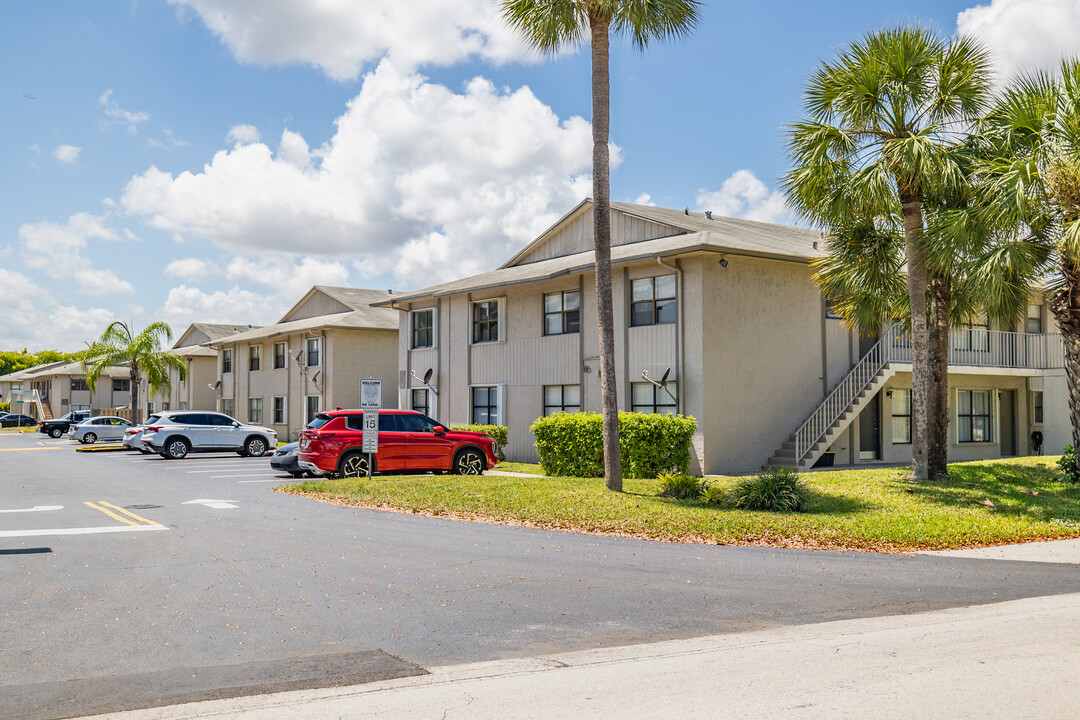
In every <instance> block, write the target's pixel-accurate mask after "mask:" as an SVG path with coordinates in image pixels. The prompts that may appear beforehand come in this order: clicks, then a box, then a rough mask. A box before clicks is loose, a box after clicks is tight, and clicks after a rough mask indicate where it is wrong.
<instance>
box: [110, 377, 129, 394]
mask: <svg viewBox="0 0 1080 720" xmlns="http://www.w3.org/2000/svg"><path fill="white" fill-rule="evenodd" d="M112 389H113V392H131V381H130V380H121V379H119V378H116V379H114V380H113V381H112Z"/></svg>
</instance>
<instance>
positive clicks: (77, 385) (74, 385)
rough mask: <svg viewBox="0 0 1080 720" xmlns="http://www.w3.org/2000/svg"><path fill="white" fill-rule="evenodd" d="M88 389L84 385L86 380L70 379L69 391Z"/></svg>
mask: <svg viewBox="0 0 1080 720" xmlns="http://www.w3.org/2000/svg"><path fill="white" fill-rule="evenodd" d="M89 389H90V387H89V386H88V385H87V384H86V378H71V391H72V392H78V391H84V390H89Z"/></svg>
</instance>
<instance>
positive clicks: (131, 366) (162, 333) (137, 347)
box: [82, 321, 188, 423]
mask: <svg viewBox="0 0 1080 720" xmlns="http://www.w3.org/2000/svg"><path fill="white" fill-rule="evenodd" d="M163 338H164V339H165V340H166V341H169V340H172V328H170V327H169V325H168V324H167V323H163V322H152V323H150V324H149V325H147V326H146V327H145V328H143V331H142V332H140V333H139V334H137V335H136V334H135V332H134V331H133V330H132V329H131V326H130V325H128V324H127V323H124V322H120V321H116V322H114V323H112V324H111V325H109V327H107V328H105V332H103V333H102V334H101V337H100V338H98V339H97V340H95V341H94V342H93V344H91V345H90V346H89V347H88V348H87V349H86V350H84V351H83V352H82V366H83V371H84V372H86V385H87V386H88V387H89V388H90V390H91V391H93V390H94V387H95V386H96V385H97V381H98V378H100V377H101V373H103V372H104V371H105V370H106V369H107V368H110V367H116V366H124V367H127V368H128V370H129V371H130V374H129V375H128V377H129V378H130V380H131V419H132V422H135V423H138V422H141V421H142V408H141V407H140V406H139V383H141V382H142V379H143V378H144V377H145V378H146V380H147V383H148V384H149V386H150V394H151V395H153V394H155V393H162V394H165V395H167V394H168V393H169V390H170V388H171V387H172V382H171V381H170V380H169V368H173V369H175V370H176V372H177V374H178V375H179V377H180V379H181V380H183V379H184V378H186V377H187V372H188V366H187V362H186V361H185V360H184V359H183V358H182V357H180V356H179V355H177V354H176V353H174V352H171V351H169V350H162V349H161V341H162V339H163Z"/></svg>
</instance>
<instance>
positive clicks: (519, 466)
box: [495, 462, 544, 475]
mask: <svg viewBox="0 0 1080 720" xmlns="http://www.w3.org/2000/svg"><path fill="white" fill-rule="evenodd" d="M495 469H496V470H502V471H504V472H516V473H525V474H526V475H543V474H544V468H542V467H540V466H539V465H536V464H534V463H519V462H501V463H499V466H498V467H497V468H495Z"/></svg>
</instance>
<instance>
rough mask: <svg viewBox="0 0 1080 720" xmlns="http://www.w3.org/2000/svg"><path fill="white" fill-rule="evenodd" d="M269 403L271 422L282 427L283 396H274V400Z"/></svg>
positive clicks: (283, 416) (283, 414) (283, 420)
mask: <svg viewBox="0 0 1080 720" xmlns="http://www.w3.org/2000/svg"><path fill="white" fill-rule="evenodd" d="M270 403H271V406H270V413H271V416H272V417H271V421H272V422H273V423H274V425H284V424H285V396H283V395H275V396H274V398H273V399H272V400H271V401H270Z"/></svg>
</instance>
